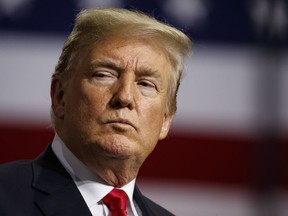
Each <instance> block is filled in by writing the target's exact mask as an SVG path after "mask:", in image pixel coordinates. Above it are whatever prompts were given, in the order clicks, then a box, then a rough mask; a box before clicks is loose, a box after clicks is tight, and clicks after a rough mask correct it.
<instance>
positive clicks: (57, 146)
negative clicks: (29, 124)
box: [52, 134, 142, 216]
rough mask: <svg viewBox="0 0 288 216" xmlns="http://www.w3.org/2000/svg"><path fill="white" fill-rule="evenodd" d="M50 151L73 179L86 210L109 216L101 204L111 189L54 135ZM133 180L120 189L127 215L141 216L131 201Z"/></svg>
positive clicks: (101, 215) (134, 203) (135, 204)
mask: <svg viewBox="0 0 288 216" xmlns="http://www.w3.org/2000/svg"><path fill="white" fill-rule="evenodd" d="M52 150H53V151H54V153H55V154H56V156H57V158H58V159H59V160H60V162H61V163H62V165H63V166H64V167H65V169H66V170H67V171H68V173H69V174H70V175H71V177H72V178H73V180H74V182H75V184H76V186H77V187H78V189H79V191H80V193H81V194H82V197H83V198H84V200H85V202H86V204H87V206H88V208H89V209H90V211H91V213H92V215H93V216H94V215H95V216H96V215H97V216H109V215H110V213H109V209H108V207H107V206H106V205H105V204H104V203H103V202H102V198H103V197H104V196H106V195H107V194H108V193H109V192H110V191H111V190H112V189H113V187H112V186H110V185H107V183H105V182H104V181H103V180H102V179H101V178H100V177H98V176H97V175H96V174H95V173H93V172H91V171H90V170H89V169H88V167H87V166H86V165H84V164H83V163H82V162H81V161H80V160H79V159H78V158H77V157H76V156H75V155H74V154H73V153H72V152H71V151H70V150H69V149H68V148H67V147H66V145H65V144H64V143H63V142H62V140H61V139H60V137H59V136H58V135H57V134H56V135H55V137H54V140H53V142H52ZM134 187H135V179H133V180H132V181H131V182H129V183H128V184H126V185H124V186H123V187H121V188H120V189H122V190H124V191H125V192H126V194H127V195H128V197H129V202H128V205H127V213H128V215H129V216H141V215H142V214H141V211H140V209H139V207H138V206H137V203H136V202H135V201H133V192H134Z"/></svg>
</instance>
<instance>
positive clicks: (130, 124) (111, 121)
mask: <svg viewBox="0 0 288 216" xmlns="http://www.w3.org/2000/svg"><path fill="white" fill-rule="evenodd" d="M106 123H107V124H123V125H128V126H131V127H133V128H135V129H136V127H135V125H134V124H133V123H132V122H131V121H129V120H128V119H122V118H119V119H113V120H109V121H107V122H106Z"/></svg>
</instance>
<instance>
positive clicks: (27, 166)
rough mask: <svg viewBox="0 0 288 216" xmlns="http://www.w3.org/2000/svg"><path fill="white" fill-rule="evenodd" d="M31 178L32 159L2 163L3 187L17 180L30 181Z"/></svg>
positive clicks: (0, 176) (0, 179)
mask: <svg viewBox="0 0 288 216" xmlns="http://www.w3.org/2000/svg"><path fill="white" fill-rule="evenodd" d="M31 178H32V167H31V161H15V162H9V163H5V164H1V165H0V182H1V187H3V186H5V185H6V186H7V185H10V184H14V183H15V182H18V183H19V182H23V181H30V180H31Z"/></svg>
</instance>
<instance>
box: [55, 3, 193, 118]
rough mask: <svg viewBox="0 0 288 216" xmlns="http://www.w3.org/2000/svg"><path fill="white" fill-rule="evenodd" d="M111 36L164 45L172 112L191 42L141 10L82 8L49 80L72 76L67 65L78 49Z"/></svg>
mask: <svg viewBox="0 0 288 216" xmlns="http://www.w3.org/2000/svg"><path fill="white" fill-rule="evenodd" d="M111 35H115V36H119V37H128V39H129V38H132V39H143V40H148V41H150V42H154V43H156V44H157V45H159V46H160V47H161V48H163V50H164V51H165V52H166V54H167V55H168V57H169V60H170V63H171V65H172V67H173V71H172V72H171V75H170V77H171V78H170V85H169V87H168V101H167V112H168V113H169V114H174V113H175V112H176V108H177V105H176V97H177V92H178V88H179V84H180V79H181V76H182V71H183V61H184V59H185V57H187V55H188V53H189V51H190V50H191V41H190V39H189V38H188V37H187V36H186V35H185V34H184V33H183V32H181V31H180V30H177V29H176V28H174V27H171V26H169V25H167V24H165V23H162V22H160V21H158V20H156V19H154V18H153V17H150V16H148V15H145V14H143V13H140V12H136V11H130V10H126V9H119V8H118V9H116V8H113V9H112V8H105V9H104V8H91V9H86V10H83V11H81V12H80V13H79V14H78V15H77V17H76V22H75V25H74V28H73V30H72V32H71V34H70V35H69V36H68V38H67V40H66V42H65V44H64V47H63V50H62V53H61V56H60V58H59V61H58V64H57V65H56V68H55V72H54V73H53V76H52V79H68V78H69V76H70V75H71V74H70V73H69V71H70V68H71V67H72V65H73V64H74V63H75V62H76V60H77V59H78V55H79V54H80V52H82V51H83V50H84V49H87V48H88V47H89V45H92V44H93V43H97V42H100V41H101V40H102V39H105V37H107V36H111Z"/></svg>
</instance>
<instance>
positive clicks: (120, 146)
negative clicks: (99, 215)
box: [51, 37, 173, 187]
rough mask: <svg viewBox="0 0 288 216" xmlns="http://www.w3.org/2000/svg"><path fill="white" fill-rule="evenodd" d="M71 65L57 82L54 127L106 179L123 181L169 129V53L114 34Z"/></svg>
mask: <svg viewBox="0 0 288 216" xmlns="http://www.w3.org/2000/svg"><path fill="white" fill-rule="evenodd" d="M71 70H72V71H71V72H72V76H71V77H70V78H69V79H68V81H66V82H63V81H62V80H60V79H55V80H53V81H52V85H51V98H52V109H53V112H54V114H55V116H56V119H55V130H56V132H57V133H58V135H59V136H60V138H61V139H62V140H63V142H64V143H65V144H66V146H67V147H68V148H69V149H70V150H71V151H72V152H73V153H74V155H75V156H76V157H78V159H80V160H81V161H82V162H83V163H84V164H86V166H88V167H89V168H90V169H91V170H92V171H93V172H94V173H95V174H97V175H98V176H100V177H101V178H102V179H103V180H105V181H106V182H107V184H109V185H113V186H115V187H120V186H123V185H125V184H127V183H128V182H129V181H131V180H132V179H134V178H135V177H136V176H137V173H138V170H139V168H140V166H141V165H142V163H143V162H144V160H145V159H146V158H147V156H148V155H149V154H150V153H151V152H152V151H153V149H154V147H155V146H156V144H157V142H158V140H161V139H164V138H165V137H166V135H167V133H168V131H169V128H170V124H171V121H172V118H173V116H172V115H168V114H167V109H166V104H167V100H168V95H167V89H168V83H169V79H170V73H171V70H172V67H171V64H170V62H169V60H168V57H167V56H166V55H165V53H164V52H163V51H162V49H160V48H159V47H157V46H152V45H151V44H150V43H148V42H147V41H139V40H132V39H125V38H122V39H121V38H113V37H112V38H111V37H110V38H108V39H106V40H104V41H102V42H101V43H98V44H94V45H92V46H91V48H90V49H89V51H87V52H85V53H84V54H83V55H81V59H80V60H79V61H78V62H77V64H75V65H74V66H73V67H72V69H71Z"/></svg>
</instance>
